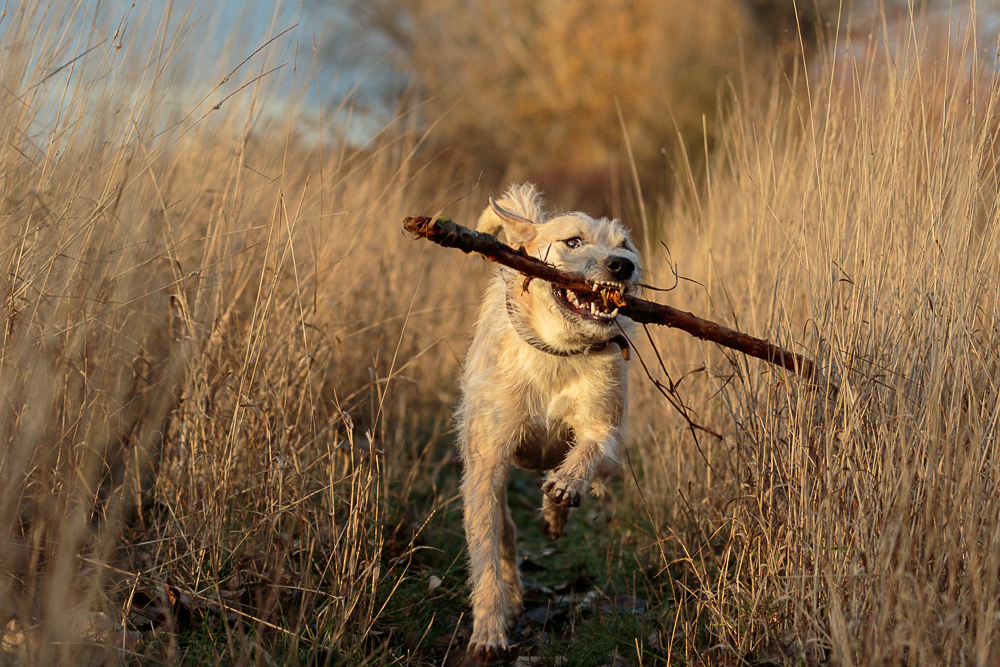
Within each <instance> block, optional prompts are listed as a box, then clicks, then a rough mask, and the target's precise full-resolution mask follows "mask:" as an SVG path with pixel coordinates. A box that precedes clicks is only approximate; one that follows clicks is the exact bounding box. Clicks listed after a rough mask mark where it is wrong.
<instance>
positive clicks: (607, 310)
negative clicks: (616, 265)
mask: <svg viewBox="0 0 1000 667" xmlns="http://www.w3.org/2000/svg"><path fill="white" fill-rule="evenodd" d="M552 294H553V296H555V298H556V301H557V302H558V303H559V305H561V306H562V307H563V308H565V309H566V310H568V311H570V312H571V313H573V314H574V315H578V316H579V317H582V318H583V319H585V320H594V321H596V322H611V321H613V320H614V319H615V318H616V317H618V304H624V299H623V298H622V295H621V290H619V289H618V287H614V286H607V287H606V288H605V289H603V290H601V292H599V293H598V292H595V293H590V294H581V293H580V292H574V291H573V290H571V289H567V288H565V287H559V286H558V285H553V286H552Z"/></svg>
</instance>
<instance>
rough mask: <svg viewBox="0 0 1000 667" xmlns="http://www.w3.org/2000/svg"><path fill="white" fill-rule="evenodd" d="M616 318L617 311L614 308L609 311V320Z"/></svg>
mask: <svg viewBox="0 0 1000 667" xmlns="http://www.w3.org/2000/svg"><path fill="white" fill-rule="evenodd" d="M616 317H618V309H617V308H615V309H614V310H612V311H611V319H615V318H616Z"/></svg>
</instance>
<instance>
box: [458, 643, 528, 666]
mask: <svg viewBox="0 0 1000 667" xmlns="http://www.w3.org/2000/svg"><path fill="white" fill-rule="evenodd" d="M517 648H518V647H517V645H516V644H510V645H508V644H507V641H506V640H505V639H504V640H501V641H500V643H495V644H488V643H479V642H476V641H475V640H472V641H470V642H469V650H468V651H467V652H466V655H467V656H468V657H470V658H472V659H473V660H475V661H476V662H480V663H483V664H506V663H507V662H510V661H511V660H513V659H514V658H516V657H517Z"/></svg>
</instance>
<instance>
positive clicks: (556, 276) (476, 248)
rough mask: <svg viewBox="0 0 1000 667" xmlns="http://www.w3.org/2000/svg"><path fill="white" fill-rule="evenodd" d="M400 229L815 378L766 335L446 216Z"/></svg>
mask: <svg viewBox="0 0 1000 667" xmlns="http://www.w3.org/2000/svg"><path fill="white" fill-rule="evenodd" d="M403 228H404V229H406V230H407V231H408V232H411V233H413V234H416V235H417V236H419V237H421V238H425V239H427V240H429V241H433V242H434V243H437V244H438V245H440V246H444V247H445V248H458V249H459V250H461V251H463V252H466V253H470V252H476V253H479V254H480V255H482V256H483V257H485V258H486V259H489V260H492V261H494V262H497V263H498V264H503V265H504V266H507V267H510V268H512V269H514V270H515V271H519V272H520V273H523V274H524V275H525V276H528V280H529V281H530V280H531V279H532V278H538V279H540V280H545V281H547V282H550V283H555V284H557V285H560V286H562V287H567V288H569V289H571V290H573V291H574V292H583V293H589V294H601V293H602V292H603V293H604V295H605V296H606V297H608V298H609V300H613V301H614V302H615V304H616V305H618V306H619V310H618V312H619V313H620V314H621V315H624V316H626V317H628V318H629V319H631V320H632V321H633V322H638V323H640V324H659V325H662V326H666V327H671V328H674V329H680V330H681V331H684V332H687V333H689V334H691V335H692V336H694V337H695V338H700V339H701V340H707V341H710V342H712V343H717V344H718V345H722V346H723V347H728V348H730V349H733V350H737V351H739V352H742V353H744V354H746V355H749V356H751V357H755V358H757V359H762V360H764V361H766V362H768V363H770V364H774V365H776V366H781V367H782V368H786V369H788V370H790V371H792V372H794V373H798V374H799V375H801V376H802V377H804V378H806V379H808V380H814V379H816V377H815V374H816V364H815V363H814V362H813V361H812V360H811V359H806V358H805V357H803V356H802V355H800V354H795V353H794V352H789V351H788V350H785V349H782V348H780V347H778V346H777V345H773V344H771V343H770V342H769V341H767V340H762V339H760V338H754V337H753V336H748V335H747V334H745V333H740V332H739V331H734V330H733V329H729V328H727V327H724V326H721V325H719V324H716V323H715V322H712V321H710V320H704V319H702V318H700V317H698V316H697V315H693V314H692V313H688V312H685V311H683V310H678V309H676V308H672V307H670V306H667V305H664V304H661V303H653V302H652V301H646V300H645V299H640V298H639V297H635V296H631V295H627V294H625V295H622V294H618V293H614V294H608V291H607V290H606V289H602V288H600V287H599V286H598V287H597V288H595V285H594V283H591V282H589V281H588V280H586V279H585V278H583V277H582V276H579V275H576V274H573V273H565V272H563V271H560V270H559V269H557V268H556V267H554V266H552V265H551V264H546V263H545V262H543V261H541V260H539V259H535V258H534V257H531V256H530V255H528V254H527V253H526V252H524V250H523V249H521V250H514V249H513V248H511V247H510V246H508V245H505V244H503V243H501V242H500V241H499V240H497V238H496V237H495V236H492V235H490V234H484V233H482V232H477V231H474V230H471V229H468V228H466V227H462V226H461V225H458V224H455V223H454V222H452V221H451V220H449V219H448V218H437V219H432V218H426V217H415V218H407V219H406V220H404V221H403Z"/></svg>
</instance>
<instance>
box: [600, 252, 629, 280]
mask: <svg viewBox="0 0 1000 667" xmlns="http://www.w3.org/2000/svg"><path fill="white" fill-rule="evenodd" d="M605 266H607V267H608V271H610V272H611V275H613V276H614V277H615V280H628V279H629V278H631V277H632V272H633V271H635V264H633V263H632V260H630V259H628V258H627V257H609V258H608V261H607V263H606V264H605Z"/></svg>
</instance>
